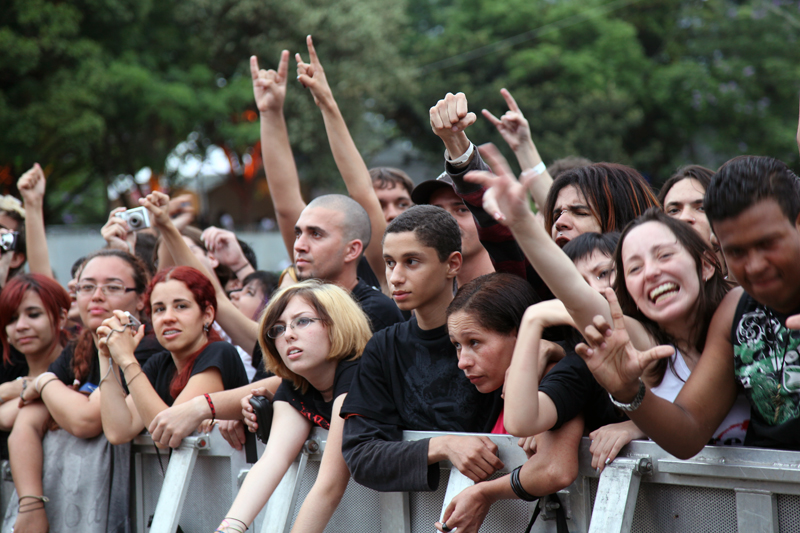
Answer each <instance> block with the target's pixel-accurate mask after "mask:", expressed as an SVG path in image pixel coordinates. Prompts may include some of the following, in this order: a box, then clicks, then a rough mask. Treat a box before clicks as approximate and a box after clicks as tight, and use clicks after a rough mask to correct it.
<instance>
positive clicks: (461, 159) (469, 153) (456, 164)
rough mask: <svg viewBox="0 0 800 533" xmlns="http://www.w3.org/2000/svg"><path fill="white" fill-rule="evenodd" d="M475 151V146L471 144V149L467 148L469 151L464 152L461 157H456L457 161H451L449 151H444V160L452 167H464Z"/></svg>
mask: <svg viewBox="0 0 800 533" xmlns="http://www.w3.org/2000/svg"><path fill="white" fill-rule="evenodd" d="M473 150H475V145H474V144H472V143H469V148H467V151H466V152H464V153H463V154H462V155H460V156H459V157H456V158H455V159H449V155H450V154H449V153H448V151H447V150H445V151H444V160H445V161H447V162H448V163H450V164H451V165H453V166H454V167H460V166H463V165H465V164H466V163H467V161H469V158H470V157H471V156H472V152H473Z"/></svg>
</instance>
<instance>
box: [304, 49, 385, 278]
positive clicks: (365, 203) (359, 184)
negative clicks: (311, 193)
mask: <svg viewBox="0 0 800 533" xmlns="http://www.w3.org/2000/svg"><path fill="white" fill-rule="evenodd" d="M306 44H307V45H308V55H309V58H310V59H309V61H310V63H304V62H303V59H302V58H301V57H300V54H297V55H296V56H295V57H296V59H297V79H298V81H300V83H302V84H303V86H304V87H306V88H307V89H308V90H310V91H311V94H312V95H313V96H314V103H316V104H317V106H319V109H320V111H322V119H323V120H324V122H325V131H326V132H327V134H328V142H329V143H330V146H331V152H332V153H333V159H334V160H335V161H336V167H337V168H338V169H339V172H340V173H341V175H342V179H344V183H345V185H346V186H347V192H348V193H349V194H350V197H351V198H353V200H355V201H356V202H358V203H359V205H361V207H363V208H364V210H365V211H366V212H367V214H368V215H369V220H370V224H371V226H372V239H371V240H370V243H369V246H367V247H366V249H365V251H364V255H365V256H366V258H367V261H369V265H370V267H372V271H373V272H375V275H376V276H377V277H378V280H379V281H380V283H381V288H382V289H383V291H384V292H387V291H388V286H387V285H386V266H385V265H384V263H383V250H382V246H381V238H382V237H383V232H384V231H385V230H386V219H385V218H384V215H383V209H381V204H380V201H379V200H378V196H377V195H376V194H375V189H374V188H373V187H372V178H370V175H369V170H368V169H367V165H366V163H364V159H363V158H362V157H361V154H360V153H359V152H358V148H356V144H355V143H354V142H353V138H352V136H351V135H350V130H348V129H347V123H345V121H344V117H342V113H341V112H340V111H339V106H338V105H337V104H336V100H335V99H334V97H333V92H332V91H331V88H330V85H329V84H328V80H327V78H326V77H325V71H324V70H323V68H322V63H320V61H319V57H318V56H317V52H316V50H315V49H314V42H313V41H312V40H311V36H310V35H309V36H308V37H307V38H306Z"/></svg>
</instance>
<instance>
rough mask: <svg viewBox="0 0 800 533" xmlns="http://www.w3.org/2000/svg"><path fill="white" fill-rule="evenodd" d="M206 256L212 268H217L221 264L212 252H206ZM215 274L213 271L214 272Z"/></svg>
mask: <svg viewBox="0 0 800 533" xmlns="http://www.w3.org/2000/svg"><path fill="white" fill-rule="evenodd" d="M206 257H207V258H208V263H209V265H211V269H212V270H213V269H215V268H217V267H218V266H219V260H218V259H217V258H216V256H215V255H214V254H213V253H212V252H206ZM212 274H213V272H212Z"/></svg>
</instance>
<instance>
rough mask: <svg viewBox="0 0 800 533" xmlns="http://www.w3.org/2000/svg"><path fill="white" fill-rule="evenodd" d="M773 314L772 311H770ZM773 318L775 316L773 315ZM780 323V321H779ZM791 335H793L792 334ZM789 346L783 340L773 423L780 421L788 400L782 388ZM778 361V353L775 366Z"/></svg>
mask: <svg viewBox="0 0 800 533" xmlns="http://www.w3.org/2000/svg"><path fill="white" fill-rule="evenodd" d="M770 314H771V313H770ZM772 318H773V319H774V318H775V317H772ZM778 323H779V324H780V322H778ZM790 337H791V336H790ZM788 347H789V342H788V341H785V340H784V341H783V358H782V359H781V367H780V378H779V380H778V388H777V390H776V391H775V394H773V395H772V403H773V405H774V406H775V416H774V417H773V419H772V423H773V424H777V423H778V417H779V416H780V413H781V408H783V404H784V402H785V401H786V400H784V398H783V396H781V390H782V389H783V368H784V366H785V364H786V352H787V350H788ZM777 362H778V354H775V366H776V367H777V366H778V365H777Z"/></svg>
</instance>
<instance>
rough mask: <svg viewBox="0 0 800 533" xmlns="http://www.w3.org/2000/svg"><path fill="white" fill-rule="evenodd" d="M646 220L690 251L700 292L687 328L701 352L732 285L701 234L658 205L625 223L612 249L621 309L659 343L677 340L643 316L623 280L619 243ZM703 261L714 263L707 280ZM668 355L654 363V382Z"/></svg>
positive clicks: (662, 371)
mask: <svg viewBox="0 0 800 533" xmlns="http://www.w3.org/2000/svg"><path fill="white" fill-rule="evenodd" d="M648 222H659V223H661V224H663V225H665V226H666V227H667V229H669V230H670V231H671V232H672V234H673V235H675V238H676V239H677V240H678V242H679V243H680V244H681V246H683V247H684V248H685V249H686V251H687V252H689V255H690V256H691V257H692V259H694V263H695V272H696V274H697V278H698V279H699V280H700V293H699V294H698V296H697V302H696V304H695V310H696V312H697V313H696V317H697V320H696V321H695V323H694V324H688V325H687V326H688V327H689V328H690V335H689V337H690V338H694V339H695V342H694V348H695V349H696V350H697V351H698V352H702V351H703V347H704V346H705V343H706V335H707V334H708V326H709V325H710V324H711V318H712V317H713V316H714V312H715V311H716V310H717V307H719V304H720V302H722V299H723V298H725V295H726V294H728V291H729V290H730V288H731V285H730V284H729V283H728V281H727V280H725V278H724V276H723V274H722V268H721V266H720V263H719V260H718V259H717V255H716V254H715V253H714V252H713V250H711V248H709V246H708V245H707V244H706V242H705V241H704V240H703V239H702V237H700V235H698V233H697V232H696V231H694V230H693V229H692V227H691V226H689V224H686V223H684V222H681V221H679V220H676V219H674V218H670V217H669V216H667V215H666V214H664V212H663V211H661V210H660V209H659V208H657V207H654V208H651V209H648V210H647V211H646V212H645V213H644V214H643V215H642V216H640V217H639V218H637V219H636V220H634V221H633V222H631V223H630V224H628V225H627V226H626V227H625V230H624V231H623V232H622V236H621V237H620V239H619V244H618V245H617V249H616V252H615V253H614V262H615V268H616V271H617V277H616V280H615V281H614V290H615V291H616V293H617V298H619V303H620V306H621V307H622V312H623V313H625V314H626V315H627V316H629V317H631V318H635V319H636V320H638V321H639V322H640V323H641V324H642V325H643V326H644V328H645V329H646V330H647V332H648V333H649V334H650V335H651V336H652V337H653V338H654V339H655V341H656V342H657V343H658V344H672V345H675V344H676V343H675V339H674V338H673V337H672V336H671V335H669V334H668V333H667V332H665V331H664V330H663V329H661V327H660V326H659V325H658V323H656V322H655V321H653V320H651V319H650V318H648V317H647V316H645V315H644V314H643V313H642V312H641V311H640V310H639V308H638V307H637V305H636V302H635V301H634V300H633V297H632V296H631V294H630V292H628V287H627V285H626V284H625V269H624V267H623V264H622V246H623V244H624V243H625V239H626V238H627V236H628V234H629V233H630V232H631V230H632V229H633V228H636V227H638V226H641V225H642V224H646V223H648ZM704 262H705V263H708V264H710V265H712V266H713V267H714V273H713V274H712V275H711V277H710V278H708V281H705V282H703V263H704ZM670 359H671V358H667V359H661V360H660V361H659V362H658V363H657V364H656V366H655V367H654V371H653V373H654V375H655V376H656V377H657V383H661V380H662V379H663V377H664V372H665V371H666V369H667V367H668V366H670V365H671V363H670Z"/></svg>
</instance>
